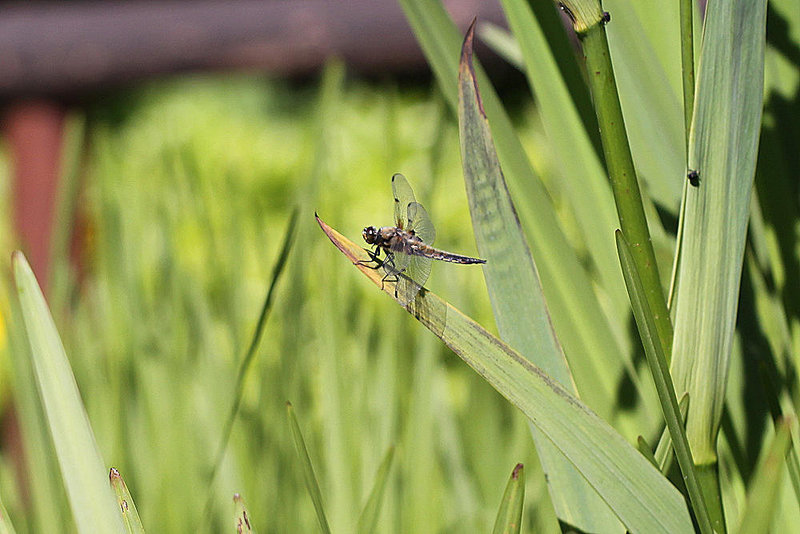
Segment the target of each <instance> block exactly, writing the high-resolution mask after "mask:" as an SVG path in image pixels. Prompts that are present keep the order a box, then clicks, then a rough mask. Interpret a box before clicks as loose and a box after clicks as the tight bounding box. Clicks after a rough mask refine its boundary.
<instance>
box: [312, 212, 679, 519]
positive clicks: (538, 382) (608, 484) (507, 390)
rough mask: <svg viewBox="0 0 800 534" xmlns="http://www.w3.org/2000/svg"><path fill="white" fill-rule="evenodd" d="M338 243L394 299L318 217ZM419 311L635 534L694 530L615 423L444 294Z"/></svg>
mask: <svg viewBox="0 0 800 534" xmlns="http://www.w3.org/2000/svg"><path fill="white" fill-rule="evenodd" d="M317 222H318V223H319V225H320V227H321V228H322V230H323V232H325V234H326V235H327V236H328V238H329V239H330V240H331V242H332V243H333V244H334V245H335V246H336V247H337V248H338V249H339V250H340V251H342V253H344V255H345V256H346V257H347V258H348V260H349V261H350V262H352V263H353V264H355V267H356V268H357V269H359V270H360V271H361V272H362V273H363V274H364V275H365V276H367V277H368V278H369V279H370V280H371V281H372V282H373V283H374V284H375V285H376V286H378V287H382V285H383V287H382V289H383V291H384V292H385V293H387V294H388V295H389V296H391V297H393V298H394V287H393V284H391V283H387V284H381V278H382V276H381V274H380V273H378V272H376V270H375V269H370V268H369V266H367V265H363V264H358V263H357V262H359V261H368V260H369V257H368V256H367V255H366V253H365V252H364V250H363V249H362V248H361V247H359V246H358V245H356V244H355V243H353V242H352V241H350V240H349V239H347V238H346V237H344V236H343V235H342V234H340V233H339V232H337V231H336V230H334V229H333V228H331V227H330V226H328V225H327V224H325V223H324V222H323V221H322V220H321V219H319V218H317ZM417 300H418V302H417V303H416V308H412V306H411V305H409V306H408V307H407V308H406V309H407V310H408V311H409V312H410V313H412V314H413V313H415V311H417V312H419V310H422V309H424V310H426V312H429V313H432V314H434V316H433V317H425V316H423V315H422V314H419V313H418V314H417V319H419V320H420V322H422V323H423V324H424V325H425V326H426V327H428V328H429V329H430V330H431V331H432V332H433V333H435V334H436V335H437V336H438V337H439V338H440V339H441V340H442V341H444V343H445V344H446V345H447V346H448V347H449V348H450V349H451V350H452V351H453V352H455V353H456V354H457V355H458V356H459V357H460V358H461V359H462V360H464V362H465V363H467V364H468V365H469V366H470V367H472V369H473V370H475V372H477V373H478V374H479V375H480V376H482V377H483V378H484V379H486V381H487V382H488V383H489V384H490V385H491V386H492V387H493V388H495V389H496V390H497V391H498V392H499V393H500V394H501V395H503V396H504V397H505V398H506V399H508V400H509V401H510V402H511V403H512V404H513V405H515V406H516V407H518V408H519V409H520V410H521V411H522V412H523V413H524V414H525V415H526V416H527V417H528V418H529V419H530V421H531V422H532V423H533V424H534V425H535V426H536V427H537V428H538V429H539V430H540V431H541V433H542V434H543V435H544V436H545V437H546V438H547V439H548V440H550V441H551V442H552V443H553V444H554V445H555V447H556V448H558V450H559V451H560V452H561V453H562V454H563V455H564V456H565V457H566V458H567V459H568V460H569V461H570V463H572V464H573V465H574V466H575V467H576V468H577V470H578V471H579V472H580V473H581V475H582V476H583V477H584V478H586V480H587V481H588V482H589V484H590V485H591V486H592V488H594V490H595V491H597V493H598V494H600V496H601V497H602V498H603V500H604V501H605V502H606V503H607V504H608V506H609V507H610V508H611V509H612V510H613V511H614V513H615V514H616V515H617V517H618V518H619V519H620V521H621V522H622V523H623V524H624V525H625V527H626V528H627V529H628V530H630V531H631V532H648V533H649V532H669V533H680V532H692V524H691V520H690V518H689V512H688V510H687V508H686V503H685V501H684V499H683V497H682V496H681V494H680V493H679V492H678V490H677V489H675V487H674V486H673V485H672V484H670V483H669V481H668V480H667V479H665V478H664V477H663V476H661V474H660V473H659V472H658V471H657V470H656V469H655V468H654V467H653V466H652V465H651V464H650V462H648V461H647V460H646V459H645V458H644V457H642V455H641V454H639V452H638V451H637V450H636V449H634V448H633V447H632V446H631V445H630V444H629V443H628V442H627V441H625V439H624V438H623V437H622V436H620V435H619V434H618V433H617V432H616V431H615V430H614V429H613V428H611V426H609V425H608V424H607V423H606V422H605V421H603V420H602V419H600V418H599V417H598V416H597V415H596V414H595V413H594V412H592V411H591V410H590V409H589V408H588V407H587V406H586V405H585V404H583V403H582V402H581V401H580V400H578V399H577V398H575V397H574V396H573V395H571V394H570V393H569V392H568V391H566V390H565V389H564V388H563V387H562V386H560V385H559V384H558V383H557V382H556V381H555V380H553V379H552V378H551V377H549V376H548V375H547V374H546V373H544V371H542V370H541V369H540V368H538V367H536V366H535V365H533V364H532V363H531V362H529V361H528V360H527V359H525V358H524V357H523V356H522V355H521V354H519V353H518V352H517V351H515V350H514V349H512V348H511V347H509V346H508V345H507V344H505V343H504V342H503V341H502V340H500V339H498V338H496V337H494V336H493V335H492V334H490V333H489V332H488V331H486V329H484V328H483V327H482V326H481V325H479V324H478V323H476V322H475V321H474V320H472V319H471V318H469V317H467V316H466V315H464V314H463V313H462V312H461V311H460V310H458V309H456V308H454V307H453V306H451V305H450V304H448V303H447V302H445V301H443V300H442V299H441V298H439V297H438V296H437V295H435V294H434V293H432V292H431V291H428V290H427V289H423V291H421V292H420V294H419V295H418V299H417Z"/></svg>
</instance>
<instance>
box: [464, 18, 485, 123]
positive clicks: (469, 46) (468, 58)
mask: <svg viewBox="0 0 800 534" xmlns="http://www.w3.org/2000/svg"><path fill="white" fill-rule="evenodd" d="M477 22H478V18H477V17H476V18H473V19H472V23H471V24H470V25H469V28H467V33H466V35H465V36H464V43H463V44H462V45H461V61H460V62H459V65H458V71H459V73H458V78H459V82H460V83H463V82H464V81H468V82H469V83H471V84H472V85H473V86H474V88H475V99H476V100H477V101H478V110H480V113H481V115H482V116H483V117H484V118H486V112H485V111H484V109H483V100H482V99H481V93H480V91H478V81H477V80H476V79H475V66H474V64H473V61H472V50H473V40H474V38H475V25H476V24H477ZM465 78H466V80H465Z"/></svg>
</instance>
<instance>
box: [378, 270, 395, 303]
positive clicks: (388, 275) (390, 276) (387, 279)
mask: <svg viewBox="0 0 800 534" xmlns="http://www.w3.org/2000/svg"><path fill="white" fill-rule="evenodd" d="M399 281H400V278H398V276H397V273H392V272H389V273H386V274H385V275H383V278H381V291H383V286H384V284H385V283H386V282H391V283H393V284H397V282H399ZM394 293H395V295H394V296H395V297H396V296H397V285H395V288H394Z"/></svg>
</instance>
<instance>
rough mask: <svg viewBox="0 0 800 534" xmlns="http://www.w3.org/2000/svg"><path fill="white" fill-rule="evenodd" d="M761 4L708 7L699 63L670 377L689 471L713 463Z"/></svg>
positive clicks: (740, 244)
mask: <svg viewBox="0 0 800 534" xmlns="http://www.w3.org/2000/svg"><path fill="white" fill-rule="evenodd" d="M765 21H766V2H765V1H764V0H755V1H752V0H732V1H729V2H710V3H709V4H708V11H707V13H706V20H705V27H704V34H703V48H702V54H701V56H700V60H699V68H698V76H697V95H696V101H695V102H696V106H695V114H694V120H693V125H692V132H691V142H690V156H689V166H690V168H692V169H695V170H696V171H697V172H698V173H699V180H700V181H699V184H698V186H697V187H690V188H689V194H688V196H687V199H686V208H685V217H686V221H685V229H684V232H683V243H682V247H681V263H680V266H679V280H680V283H679V284H678V290H677V293H676V315H675V340H674V350H673V354H674V357H673V361H672V374H673V377H674V380H675V387H676V390H677V392H678V394H681V393H682V392H683V391H688V392H689V395H690V396H691V399H692V402H691V404H690V406H689V415H688V418H687V422H686V430H687V435H688V436H689V442H690V444H691V447H692V453H693V455H694V461H695V463H696V464H701V465H702V464H714V463H716V457H717V453H716V442H717V432H718V428H719V421H720V417H721V415H722V408H723V405H724V403H725V391H726V384H727V375H728V367H729V362H730V356H731V350H732V344H733V333H734V329H735V326H736V307H737V301H738V296H739V285H740V278H741V273H742V261H743V254H744V244H745V238H746V233H747V221H748V217H749V210H750V193H751V189H752V185H753V176H754V171H755V164H756V155H757V149H758V138H759V125H760V121H761V108H762V102H761V98H762V92H763V80H764V77H763V76H764V40H765Z"/></svg>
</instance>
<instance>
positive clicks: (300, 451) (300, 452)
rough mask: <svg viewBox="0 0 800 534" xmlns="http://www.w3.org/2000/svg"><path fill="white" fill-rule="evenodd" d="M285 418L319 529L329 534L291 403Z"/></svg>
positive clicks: (317, 486) (312, 472)
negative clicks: (290, 430)
mask: <svg viewBox="0 0 800 534" xmlns="http://www.w3.org/2000/svg"><path fill="white" fill-rule="evenodd" d="M286 417H287V419H288V420H289V427H290V428H291V429H292V438H294V447H295V449H297V457H298V459H299V460H300V465H301V467H302V468H303V480H305V483H306V489H307V490H308V494H309V495H310V496H311V501H312V502H313V503H314V509H315V510H316V512H317V521H319V527H320V529H322V532H323V534H330V532H331V529H330V527H329V526H328V519H327V518H326V517H325V507H324V506H323V504H322V491H320V489H319V482H317V476H316V475H315V474H314V466H313V465H312V464H311V457H310V456H309V455H308V449H307V448H306V442H305V440H304V439H303V432H302V431H301V430H300V425H299V423H298V422H297V417H296V416H295V415H294V408H293V407H292V403H291V402H287V403H286Z"/></svg>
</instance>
